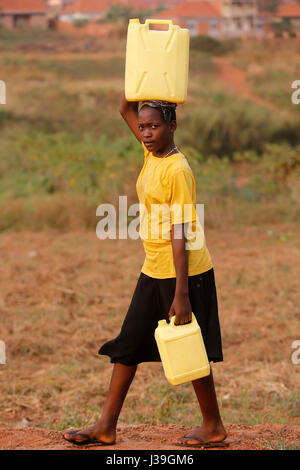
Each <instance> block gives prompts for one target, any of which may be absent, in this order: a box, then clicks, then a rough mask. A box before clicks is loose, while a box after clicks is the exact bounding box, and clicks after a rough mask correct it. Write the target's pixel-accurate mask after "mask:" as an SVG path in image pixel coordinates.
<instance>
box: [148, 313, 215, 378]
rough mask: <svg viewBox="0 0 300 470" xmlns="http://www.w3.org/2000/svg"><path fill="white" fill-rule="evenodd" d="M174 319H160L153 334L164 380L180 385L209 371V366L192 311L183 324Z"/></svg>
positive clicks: (207, 373) (203, 375) (199, 330)
mask: <svg viewBox="0 0 300 470" xmlns="http://www.w3.org/2000/svg"><path fill="white" fill-rule="evenodd" d="M174 320H175V316H173V317H172V318H171V321H170V323H167V321H166V320H160V321H159V322H158V326H157V328H156V330H155V334H154V336H155V340H156V343H157V347H158V351H159V354H160V357H161V361H162V365H163V369H164V373H165V376H166V378H167V380H168V381H169V382H170V383H171V384H172V385H179V384H182V383H185V382H190V381H191V380H196V379H200V378H201V377H205V376H206V375H209V374H210V366H209V362H208V358H207V354H206V349H205V346H204V342H203V338H202V334H201V329H200V327H199V325H198V322H197V320H196V317H195V315H194V314H192V322H191V323H188V324H186V325H174Z"/></svg>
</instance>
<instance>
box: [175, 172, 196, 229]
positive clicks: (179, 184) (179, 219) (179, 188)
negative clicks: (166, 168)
mask: <svg viewBox="0 0 300 470" xmlns="http://www.w3.org/2000/svg"><path fill="white" fill-rule="evenodd" d="M194 184H195V182H194V178H193V176H192V175H191V174H190V173H189V172H187V171H185V170H180V171H177V172H176V173H175V174H174V175H173V177H172V181H171V200H170V219H171V225H174V224H183V223H186V222H193V221H196V220H197V214H196V210H195V205H194V201H193V195H194Z"/></svg>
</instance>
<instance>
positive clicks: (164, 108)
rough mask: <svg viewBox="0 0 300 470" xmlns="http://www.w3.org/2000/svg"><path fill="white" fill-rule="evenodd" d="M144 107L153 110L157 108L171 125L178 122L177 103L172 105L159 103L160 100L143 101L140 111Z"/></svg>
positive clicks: (167, 102)
mask: <svg viewBox="0 0 300 470" xmlns="http://www.w3.org/2000/svg"><path fill="white" fill-rule="evenodd" d="M143 106H150V107H151V108H156V109H158V110H159V111H160V112H161V115H162V117H163V119H164V120H165V121H166V122H167V123H170V122H171V121H176V107H177V103H170V102H169V101H159V100H146V101H141V103H140V108H139V111H140V110H141V109H142V107H143Z"/></svg>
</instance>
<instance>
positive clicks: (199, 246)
mask: <svg viewBox="0 0 300 470" xmlns="http://www.w3.org/2000/svg"><path fill="white" fill-rule="evenodd" d="M142 146H143V149H144V154H145V159H144V165H143V168H142V170H141V172H140V174H139V176H138V179H137V183H136V190H137V195H138V198H139V202H140V205H139V207H140V228H139V235H140V238H141V240H142V242H143V246H144V250H145V254H146V257H145V260H144V264H143V266H142V269H141V271H142V272H143V273H144V274H147V275H148V276H150V277H154V278H158V279H166V278H170V277H176V271H175V266H174V260H173V249H172V240H171V233H170V230H171V226H172V225H173V224H182V223H185V222H188V224H187V231H186V232H185V237H186V239H187V242H186V245H185V246H186V250H187V252H188V275H189V276H193V275H196V274H201V273H203V272H205V271H208V270H209V269H211V268H212V267H213V264H212V260H211V256H210V253H209V251H208V249H207V246H206V242H205V236H204V231H203V228H202V225H201V223H200V220H199V217H198V214H197V211H196V207H195V204H196V184H195V179H194V175H193V172H192V170H191V168H190V166H189V163H188V161H187V160H186V158H185V156H184V155H183V154H182V153H176V154H173V155H170V156H168V157H166V158H159V157H155V156H154V155H153V154H152V152H149V151H148V150H147V148H146V147H145V145H144V143H142Z"/></svg>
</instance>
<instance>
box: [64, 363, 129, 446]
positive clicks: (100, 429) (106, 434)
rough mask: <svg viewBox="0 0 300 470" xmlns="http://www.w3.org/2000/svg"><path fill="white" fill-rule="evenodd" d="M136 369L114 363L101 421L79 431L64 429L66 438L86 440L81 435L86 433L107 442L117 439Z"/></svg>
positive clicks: (78, 440) (90, 436) (92, 437)
mask: <svg viewBox="0 0 300 470" xmlns="http://www.w3.org/2000/svg"><path fill="white" fill-rule="evenodd" d="M136 370H137V366H125V365H123V364H119V363H116V364H114V368H113V372H112V376H111V381H110V386H109V391H108V395H107V398H106V401H105V404H104V407H103V410H102V414H101V417H100V419H99V421H97V423H96V424H94V425H92V426H89V427H87V428H84V429H79V430H77V431H73V430H69V431H63V436H64V438H65V439H67V440H72V441H74V440H76V441H77V442H80V441H84V440H86V438H84V437H83V436H81V434H84V435H85V436H88V437H89V438H91V439H99V440H101V441H103V442H107V443H111V442H114V441H115V440H116V428H117V421H118V418H119V414H120V412H121V409H122V406H123V403H124V400H125V398H126V395H127V392H128V389H129V387H130V385H131V382H132V380H133V378H134V376H135V373H136Z"/></svg>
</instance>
